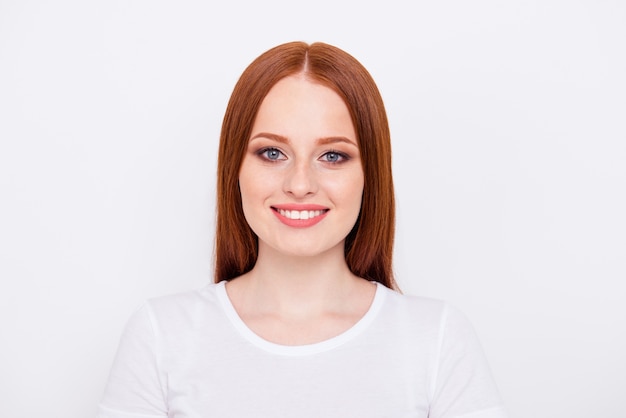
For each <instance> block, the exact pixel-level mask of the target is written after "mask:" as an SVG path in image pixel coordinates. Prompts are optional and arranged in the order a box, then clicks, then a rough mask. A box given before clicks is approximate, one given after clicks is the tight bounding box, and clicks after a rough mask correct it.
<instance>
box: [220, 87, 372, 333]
mask: <svg viewBox="0 0 626 418" xmlns="http://www.w3.org/2000/svg"><path fill="white" fill-rule="evenodd" d="M239 185H240V190H241V196H242V204H243V209H244V214H245V216H246V220H247V221H248V224H249V225H250V227H251V228H252V230H253V231H254V232H255V234H256V235H257V236H258V242H259V252H258V258H257V262H256V264H255V266H254V268H253V269H252V270H251V271H250V272H248V273H246V274H244V275H243V276H240V277H238V278H236V279H234V280H231V281H230V282H228V284H227V287H226V289H227V292H228V295H229V298H230V299H231V301H232V303H233V305H234V307H235V309H236V310H237V313H238V314H239V316H240V317H241V319H242V320H243V321H244V322H245V323H246V325H247V326H248V327H249V328H250V329H251V330H252V331H253V332H255V333H256V334H257V335H259V336H261V337H262V338H264V339H266V340H268V341H271V342H274V343H277V344H283V345H303V344H312V343H316V342H320V341H324V340H327V339H329V338H332V337H334V336H337V335H339V334H341V333H342V332H344V331H346V330H347V329H349V328H350V327H352V326H353V325H354V324H355V323H356V322H357V321H358V320H359V319H361V318H362V317H363V315H364V314H365V313H366V312H367V310H368V308H369V306H370V305H371V302H372V299H373V297H374V294H375V288H376V287H375V285H373V284H372V283H370V282H368V281H366V280H363V279H361V278H359V277H356V276H354V275H353V274H352V273H351V272H350V270H349V269H348V266H347V264H346V260H345V255H344V244H345V238H346V236H347V235H348V233H349V232H350V230H351V229H352V227H353V226H354V224H355V222H356V220H357V217H358V215H359V211H360V206H361V196H362V193H363V185H364V177H363V169H362V165H361V160H360V155H359V147H358V143H357V138H356V132H355V130H354V126H353V124H352V120H351V118H350V113H349V111H348V108H347V106H346V105H345V103H344V102H343V100H342V99H341V98H340V97H339V95H337V94H336V93H335V92H334V91H333V90H331V89H329V88H328V87H325V86H323V85H321V84H318V83H315V82H312V81H310V80H309V79H307V78H306V76H305V75H303V74H298V75H294V76H290V77H286V78H284V79H282V80H280V81H279V82H278V83H277V84H276V85H275V86H274V87H273V88H272V89H271V90H270V92H269V93H268V95H267V96H266V97H265V99H264V101H263V103H262V104H261V107H260V108H259V112H258V115H257V117H256V119H255V123H254V125H253V127H252V133H251V136H250V140H249V143H248V149H247V151H246V154H245V156H244V160H243V163H242V166H241V170H240V173H239Z"/></svg>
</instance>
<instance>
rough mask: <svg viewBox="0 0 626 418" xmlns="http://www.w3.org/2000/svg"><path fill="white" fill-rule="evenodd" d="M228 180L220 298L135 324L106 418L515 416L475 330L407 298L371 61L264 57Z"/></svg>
mask: <svg viewBox="0 0 626 418" xmlns="http://www.w3.org/2000/svg"><path fill="white" fill-rule="evenodd" d="M218 168H219V172H218V216H217V241H216V276H215V282H216V283H215V284H213V285H209V286H207V287H205V288H203V289H201V290H199V291H196V292H188V293H184V294H181V295H174V296H168V297H163V298H157V299H154V300H151V301H149V302H147V303H146V304H145V305H144V306H143V307H142V308H140V309H139V310H138V311H137V312H136V313H135V315H134V316H133V317H132V318H131V320H130V322H129V324H128V326H127V329H126V331H125V333H124V336H123V338H122V341H121V344H120V348H119V351H118V355H117V358H116V361H115V364H114V366H113V370H112V372H111V377H110V380H109V384H108V387H107V391H106V393H105V396H104V399H103V402H102V404H101V406H100V412H99V413H100V415H99V416H100V418H130V417H177V418H180V417H194V418H195V417H210V416H216V417H239V418H241V417H322V416H323V417H419V418H426V417H429V418H438V417H464V416H467V417H469V416H470V415H471V417H472V418H499V417H504V416H505V413H504V410H503V408H502V407H501V404H500V401H499V398H498V395H497V390H496V388H495V386H494V384H493V382H492V379H491V377H490V375H489V371H488V367H487V365H486V362H485V360H484V357H483V355H482V352H481V349H480V347H479V344H478V342H477V341H476V338H475V336H474V334H473V332H472V330H471V326H469V324H468V323H467V322H466V320H465V319H464V318H463V316H462V315H460V314H459V313H458V312H456V311H455V310H453V309H451V308H449V307H448V306H447V305H445V304H444V303H441V302H438V301H433V300H429V299H424V298H415V297H408V296H403V295H400V294H399V293H397V292H395V291H394V290H392V289H393V288H395V282H394V280H393V277H392V271H391V259H392V254H391V251H392V245H393V228H394V198H393V184H392V178H391V151H390V138H389V129H388V125H387V118H386V115H385V110H384V106H383V102H382V99H381V97H380V94H379V92H378V90H377V88H376V85H375V84H374V82H373V80H372V79H371V77H370V75H369V74H368V72H367V71H366V70H365V69H364V68H363V67H362V66H361V64H360V63H358V61H356V60H355V59H354V58H353V57H351V56H350V55H348V54H347V53H345V52H343V51H341V50H339V49H337V48H335V47H332V46H330V45H325V44H321V43H316V44H312V45H307V44H305V43H300V42H294V43H288V44H284V45H280V46H278V47H276V48H273V49H271V50H269V51H267V52H266V53H264V54H262V55H261V56H260V57H258V58H257V59H256V60H255V61H254V62H253V63H252V64H251V65H250V66H249V67H248V68H247V69H246V70H245V71H244V73H243V74H242V76H241V78H240V80H239V81H238V83H237V85H236V86H235V89H234V92H233V94H232V96H231V100H230V102H229V104H228V108H227V110H226V115H225V117H224V123H223V126H222V134H221V140H220V150H219V161H218Z"/></svg>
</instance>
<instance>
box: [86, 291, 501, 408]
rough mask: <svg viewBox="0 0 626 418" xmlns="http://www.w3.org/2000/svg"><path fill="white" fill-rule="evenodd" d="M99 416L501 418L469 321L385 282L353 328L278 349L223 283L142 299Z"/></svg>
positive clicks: (439, 304)
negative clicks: (250, 323)
mask: <svg viewBox="0 0 626 418" xmlns="http://www.w3.org/2000/svg"><path fill="white" fill-rule="evenodd" d="M98 417H99V418H152V417H154V418H157V417H159V418H162V417H169V418H209V417H220V418H225V417H236V418H246V417H254V418H262V417H272V418H277V417H298V418H306V417H315V418H320V417H324V418H332V417H341V418H346V417H359V418H367V417H391V418H404V417H406V418H409V417H411V418H444V417H445V418H452V417H455V418H461V417H464V418H505V417H506V414H505V412H504V409H503V408H502V405H501V402H500V398H499V395H498V391H497V389H496V387H495V385H494V383H493V380H492V378H491V375H490V372H489V368H488V365H487V363H486V361H485V358H484V356H483V353H482V350H481V348H480V344H479V342H478V340H477V339H476V336H475V334H474V332H473V330H472V327H471V325H470V324H469V323H468V322H467V320H466V319H465V317H464V316H463V315H461V314H460V313H459V312H458V311H456V310H454V309H452V308H451V307H449V306H448V305H446V304H444V303H442V302H440V301H436V300H431V299H426V298H419V297H410V296H404V295H401V294H399V293H397V292H394V291H392V290H389V289H387V288H386V287H384V286H383V285H380V284H378V286H377V290H376V295H375V297H374V300H373V302H372V305H371V307H370V309H369V310H368V312H367V313H366V314H365V316H363V318H362V319H361V320H360V321H359V322H357V323H356V324H355V325H354V326H353V327H352V328H350V329H349V330H347V331H346V332H344V333H343V334H341V335H338V336H336V337H333V338H331V339H329V340H326V341H323V342H320V343H316V344H310V345H301V346H283V345H278V344H274V343H271V342H269V341H266V340H264V339H262V338H261V337H259V336H257V335H256V334H254V333H253V332H252V331H251V330H250V329H249V328H248V327H247V326H246V325H245V323H244V322H243V321H242V320H241V319H240V318H239V316H238V315H237V313H236V311H235V309H234V307H233V305H232V304H231V302H230V300H229V298H228V296H227V293H226V288H225V282H221V283H218V284H212V285H208V286H206V287H204V288H202V289H200V290H198V291H194V292H188V293H183V294H179V295H172V296H166V297H161V298H156V299H152V300H150V301H148V302H146V303H145V304H144V305H143V306H142V307H141V308H140V309H138V310H137V311H136V312H135V314H134V315H133V316H132V318H131V319H130V321H129V323H128V324H127V327H126V330H125V332H124V334H123V336H122V339H121V343H120V346H119V349H118V353H117V357H116V359H115V362H114V364H113V368H112V370H111V375H110V378H109V382H108V385H107V388H106V391H105V394H104V398H103V400H102V403H101V404H100V408H99V415H98Z"/></svg>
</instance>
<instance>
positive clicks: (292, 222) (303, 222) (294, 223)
mask: <svg viewBox="0 0 626 418" xmlns="http://www.w3.org/2000/svg"><path fill="white" fill-rule="evenodd" d="M279 210H289V211H292V210H297V211H303V210H309V211H310V210H320V211H324V213H322V214H320V215H319V216H315V217H313V218H309V219H290V218H287V217H286V216H283V215H281V214H280V211H279ZM328 211H329V210H328V208H327V207H325V206H320V205H310V204H307V205H303V204H284V205H272V212H274V215H276V217H277V218H278V220H279V221H281V222H282V223H283V224H285V225H287V226H291V227H293V228H308V227H310V226H313V225H315V224H317V223H319V222H320V221H321V220H322V219H324V218H325V217H326V215H327V214H328Z"/></svg>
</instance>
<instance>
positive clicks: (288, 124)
mask: <svg viewBox="0 0 626 418" xmlns="http://www.w3.org/2000/svg"><path fill="white" fill-rule="evenodd" d="M266 130H279V131H280V132H273V133H277V134H280V135H284V136H287V137H289V136H294V135H298V134H308V135H313V136H331V135H343V136H347V137H350V138H353V139H356V133H355V130H354V125H353V123H352V118H351V116H350V111H349V110H348V107H347V106H346V104H345V102H344V101H343V99H342V98H341V97H340V96H339V95H338V94H337V93H336V92H335V91H334V90H332V89H331V88H329V87H327V86H325V85H322V84H320V83H317V82H315V81H311V80H310V79H308V78H306V77H305V76H304V75H295V76H289V77H285V78H283V79H281V80H280V81H278V82H277V83H276V84H275V85H274V86H273V87H272V88H271V89H270V91H269V92H268V94H267V95H266V96H265V98H264V99H263V102H262V103H261V106H260V108H259V111H258V113H257V117H256V119H255V123H254V125H253V128H252V135H254V134H255V133H258V132H262V131H266Z"/></svg>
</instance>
